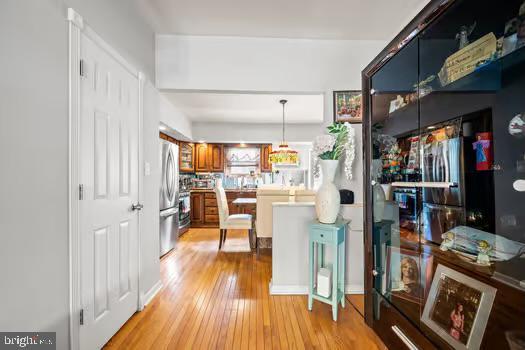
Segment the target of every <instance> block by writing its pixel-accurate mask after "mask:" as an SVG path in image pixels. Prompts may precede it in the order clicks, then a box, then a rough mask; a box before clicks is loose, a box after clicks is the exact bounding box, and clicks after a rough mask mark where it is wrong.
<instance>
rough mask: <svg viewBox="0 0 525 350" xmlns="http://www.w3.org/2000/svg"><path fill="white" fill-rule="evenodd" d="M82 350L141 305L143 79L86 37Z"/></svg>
mask: <svg viewBox="0 0 525 350" xmlns="http://www.w3.org/2000/svg"><path fill="white" fill-rule="evenodd" d="M80 47H81V48H80V52H81V59H82V61H83V71H84V74H83V75H84V76H83V77H82V78H81V83H80V130H79V135H80V173H79V176H80V181H79V183H80V184H82V185H83V196H84V197H83V199H82V200H80V202H79V203H80V215H79V218H80V252H81V257H80V258H81V261H80V275H81V276H80V283H81V286H80V290H81V305H82V308H83V310H84V311H83V322H84V323H83V325H81V326H80V345H81V348H82V349H99V348H101V347H102V346H103V345H104V344H105V343H106V342H107V341H108V340H109V339H110V338H111V336H113V335H114V334H115V333H116V332H117V331H118V329H119V328H120V327H121V326H122V325H123V324H124V323H125V322H126V321H127V320H128V319H129V318H130V317H131V315H133V313H134V312H135V311H136V310H137V306H138V255H137V254H138V249H137V245H138V211H132V210H131V206H132V204H134V203H137V201H138V168H137V167H138V121H139V120H138V117H139V111H138V108H139V107H138V106H139V103H138V99H139V93H138V84H139V83H138V79H137V78H136V77H134V76H133V75H132V74H130V73H129V72H128V71H127V70H126V69H125V68H124V67H122V66H121V65H120V64H119V63H118V62H117V61H116V60H115V59H114V58H112V57H111V56H110V55H109V54H108V53H107V52H106V51H104V50H103V49H102V48H100V47H99V46H97V44H96V43H95V42H93V41H92V40H91V39H89V38H88V37H87V36H85V35H84V34H82V37H81V44H80Z"/></svg>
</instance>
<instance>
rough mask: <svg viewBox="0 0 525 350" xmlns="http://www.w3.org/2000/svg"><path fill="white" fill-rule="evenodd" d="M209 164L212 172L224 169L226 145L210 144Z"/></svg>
mask: <svg viewBox="0 0 525 350" xmlns="http://www.w3.org/2000/svg"><path fill="white" fill-rule="evenodd" d="M208 164H209V169H210V171H212V172H223V171H224V145H221V144H215V143H212V144H209V145H208Z"/></svg>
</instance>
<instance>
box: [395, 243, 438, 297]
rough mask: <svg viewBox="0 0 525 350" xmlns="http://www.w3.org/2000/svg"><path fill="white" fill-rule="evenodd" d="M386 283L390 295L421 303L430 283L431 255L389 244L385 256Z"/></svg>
mask: <svg viewBox="0 0 525 350" xmlns="http://www.w3.org/2000/svg"><path fill="white" fill-rule="evenodd" d="M386 259H387V260H386V266H387V269H386V285H387V290H388V292H389V293H390V294H391V295H395V296H396V297H399V298H402V299H406V300H410V301H413V302H417V303H421V301H422V300H423V297H424V296H425V290H426V289H427V286H429V285H430V280H428V278H429V276H430V272H431V269H432V257H431V256H425V255H423V254H420V253H419V252H417V251H414V250H409V249H403V248H399V247H394V246H389V247H388V248H387V257H386Z"/></svg>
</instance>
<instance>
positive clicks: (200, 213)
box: [190, 192, 204, 226]
mask: <svg viewBox="0 0 525 350" xmlns="http://www.w3.org/2000/svg"><path fill="white" fill-rule="evenodd" d="M190 207H191V210H190V213H191V215H190V218H191V225H192V226H199V225H202V224H203V223H204V193H201V192H196V193H191V195H190Z"/></svg>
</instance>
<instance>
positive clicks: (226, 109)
mask: <svg viewBox="0 0 525 350" xmlns="http://www.w3.org/2000/svg"><path fill="white" fill-rule="evenodd" d="M164 95H165V96H166V97H167V98H168V99H169V100H170V101H171V102H172V103H173V104H174V105H175V106H177V108H178V109H180V110H181V112H182V113H184V114H185V115H186V116H187V117H188V118H190V119H191V120H192V121H194V122H220V123H281V122H282V106H281V104H280V103H279V100H281V99H285V100H288V103H287V104H286V107H285V114H286V123H287V124H288V123H290V124H297V123H321V122H322V121H323V106H324V102H323V101H324V96H323V95H322V94H315V95H313V94H308V95H282V94H262V93H260V94H247V93H246V94H245V93H212V92H165V93H164Z"/></svg>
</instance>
